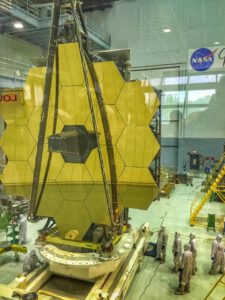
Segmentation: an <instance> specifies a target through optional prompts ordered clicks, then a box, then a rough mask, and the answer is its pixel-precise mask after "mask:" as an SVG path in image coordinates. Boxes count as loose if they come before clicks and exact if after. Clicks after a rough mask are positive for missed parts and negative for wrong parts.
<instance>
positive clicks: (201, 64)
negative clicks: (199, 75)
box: [190, 48, 214, 72]
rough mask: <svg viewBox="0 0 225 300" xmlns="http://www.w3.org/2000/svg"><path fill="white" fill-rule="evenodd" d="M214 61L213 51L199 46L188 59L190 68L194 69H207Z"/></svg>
mask: <svg viewBox="0 0 225 300" xmlns="http://www.w3.org/2000/svg"><path fill="white" fill-rule="evenodd" d="M213 62H214V52H212V51H211V50H210V49H208V48H199V49H197V50H195V51H194V52H193V53H192V55H191V59H190V64H191V66H192V68H193V69H194V70H196V71H200V72H201V71H206V70H208V69H209V68H210V67H211V66H212V65H213Z"/></svg>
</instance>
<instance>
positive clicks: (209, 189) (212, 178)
mask: <svg viewBox="0 0 225 300" xmlns="http://www.w3.org/2000/svg"><path fill="white" fill-rule="evenodd" d="M224 175H225V152H224V153H223V155H222V156H221V158H220V160H219V161H218V162H217V164H216V166H215V167H214V169H213V171H212V173H211V174H210V175H209V176H208V178H207V179H206V181H205V188H204V190H206V192H205V194H204V196H202V192H201V190H200V191H199V192H198V194H197V195H196V197H195V199H194V200H193V202H192V203H191V209H190V225H192V226H193V225H195V224H196V217H197V215H198V213H199V212H200V210H201V209H202V207H203V206H204V204H205V203H206V201H207V200H208V199H209V198H210V197H211V195H212V193H216V194H217V195H218V197H219V198H220V199H221V201H222V202H224V203H225V196H224V194H223V193H224V191H225V186H224V185H220V182H221V180H222V179H223V178H224Z"/></svg>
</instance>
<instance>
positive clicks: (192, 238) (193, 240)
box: [189, 233, 198, 275]
mask: <svg viewBox="0 0 225 300" xmlns="http://www.w3.org/2000/svg"><path fill="white" fill-rule="evenodd" d="M189 238H190V240H189V245H190V247H191V252H192V255H193V266H192V275H195V272H196V271H197V270H198V269H197V262H196V259H197V254H198V251H197V241H196V235H194V234H192V233H191V234H190V235H189Z"/></svg>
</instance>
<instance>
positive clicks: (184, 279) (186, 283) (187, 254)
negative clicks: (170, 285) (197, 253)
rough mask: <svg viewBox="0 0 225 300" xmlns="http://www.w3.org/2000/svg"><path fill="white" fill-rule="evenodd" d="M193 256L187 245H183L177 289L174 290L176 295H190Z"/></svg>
mask: <svg viewBox="0 0 225 300" xmlns="http://www.w3.org/2000/svg"><path fill="white" fill-rule="evenodd" d="M192 265H193V255H192V252H191V247H190V245H189V244H185V245H184V252H183V254H182V258H181V265H180V269H179V271H180V274H179V287H178V288H177V289H176V291H175V294H176V295H184V294H185V293H190V281H191V275H192Z"/></svg>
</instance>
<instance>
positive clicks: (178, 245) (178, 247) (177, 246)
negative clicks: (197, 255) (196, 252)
mask: <svg viewBox="0 0 225 300" xmlns="http://www.w3.org/2000/svg"><path fill="white" fill-rule="evenodd" d="M172 252H173V262H174V267H173V269H172V271H174V272H176V273H177V272H178V271H179V268H180V259H181V255H182V242H181V238H180V233H179V232H175V235H174V241H173V249H172Z"/></svg>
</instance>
